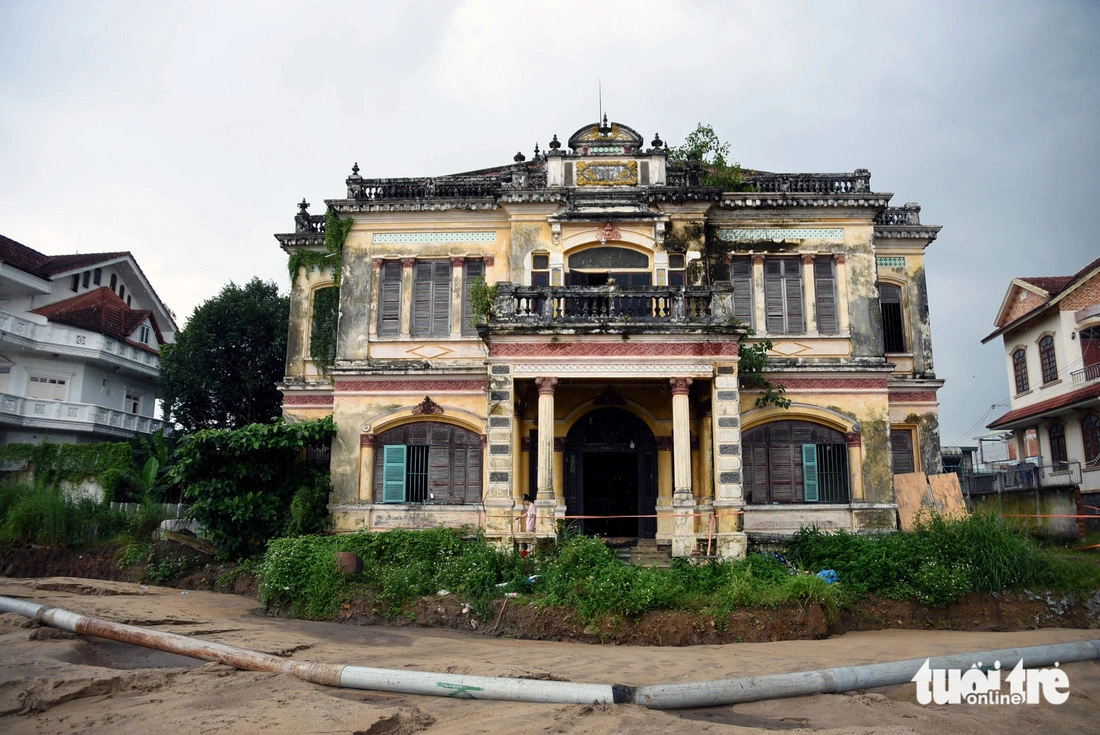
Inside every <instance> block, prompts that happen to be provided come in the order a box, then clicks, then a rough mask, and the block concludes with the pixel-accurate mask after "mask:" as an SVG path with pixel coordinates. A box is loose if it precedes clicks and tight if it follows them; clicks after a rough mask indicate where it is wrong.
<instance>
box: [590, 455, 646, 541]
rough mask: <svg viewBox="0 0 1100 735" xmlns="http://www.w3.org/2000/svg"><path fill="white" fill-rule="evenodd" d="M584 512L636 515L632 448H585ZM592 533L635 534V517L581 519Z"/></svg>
mask: <svg viewBox="0 0 1100 735" xmlns="http://www.w3.org/2000/svg"><path fill="white" fill-rule="evenodd" d="M585 459H586V460H587V461H586V462H584V478H583V482H582V485H583V487H584V514H585V515H586V516H624V515H625V516H637V515H638V455H637V453H634V452H585ZM584 530H585V533H590V534H593V535H596V536H637V535H638V519H637V518H599V519H589V520H586V521H585V522H584Z"/></svg>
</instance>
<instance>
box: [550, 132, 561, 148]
mask: <svg viewBox="0 0 1100 735" xmlns="http://www.w3.org/2000/svg"><path fill="white" fill-rule="evenodd" d="M559 148H561V143H559V142H558V134H557V133H554V139H553V140H551V141H550V150H552V151H556V150H557V149H559Z"/></svg>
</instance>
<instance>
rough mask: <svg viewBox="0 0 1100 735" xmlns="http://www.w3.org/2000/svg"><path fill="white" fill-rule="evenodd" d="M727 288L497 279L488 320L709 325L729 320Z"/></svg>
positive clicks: (729, 293)
mask: <svg viewBox="0 0 1100 735" xmlns="http://www.w3.org/2000/svg"><path fill="white" fill-rule="evenodd" d="M732 313H733V312H732V291H731V290H730V289H729V288H728V287H726V288H723V287H722V286H721V285H718V286H715V287H713V288H701V287H685V286H517V285H515V284H512V283H500V284H497V299H496V302H495V303H494V304H493V314H492V322H491V325H490V326H492V325H528V326H551V325H561V324H571V325H589V324H593V325H600V324H608V325H609V324H619V325H626V324H637V325H651V326H655V327H659V326H660V325H672V324H680V325H689V326H690V325H700V326H703V325H712V324H725V323H729V322H730V317H731V315H732Z"/></svg>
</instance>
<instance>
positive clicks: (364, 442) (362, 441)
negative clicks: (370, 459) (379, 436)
mask: <svg viewBox="0 0 1100 735" xmlns="http://www.w3.org/2000/svg"><path fill="white" fill-rule="evenodd" d="M374 439H375V435H374V434H360V435H359V446H361V447H369V448H371V449H374Z"/></svg>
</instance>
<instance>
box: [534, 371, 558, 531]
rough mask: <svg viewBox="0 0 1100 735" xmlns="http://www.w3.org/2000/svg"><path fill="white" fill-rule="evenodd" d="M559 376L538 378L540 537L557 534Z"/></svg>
mask: <svg viewBox="0 0 1100 735" xmlns="http://www.w3.org/2000/svg"><path fill="white" fill-rule="evenodd" d="M557 384H558V379H557V378H549V377H546V378H535V385H536V386H538V389H539V453H538V454H539V459H538V462H539V464H538V483H539V486H538V495H537V496H536V498H535V509H536V513H537V514H538V521H537V524H536V526H535V534H536V535H537V536H541V537H552V536H554V508H555V506H556V505H557V502H556V501H555V500H554V387H555V386H556V385H557Z"/></svg>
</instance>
